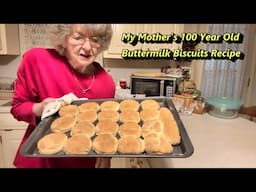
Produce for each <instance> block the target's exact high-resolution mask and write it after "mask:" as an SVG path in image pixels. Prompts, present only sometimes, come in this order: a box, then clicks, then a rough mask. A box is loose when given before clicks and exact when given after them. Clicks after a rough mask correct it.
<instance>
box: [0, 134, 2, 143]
mask: <svg viewBox="0 0 256 192" xmlns="http://www.w3.org/2000/svg"><path fill="white" fill-rule="evenodd" d="M0 143H1V144H2V135H0Z"/></svg>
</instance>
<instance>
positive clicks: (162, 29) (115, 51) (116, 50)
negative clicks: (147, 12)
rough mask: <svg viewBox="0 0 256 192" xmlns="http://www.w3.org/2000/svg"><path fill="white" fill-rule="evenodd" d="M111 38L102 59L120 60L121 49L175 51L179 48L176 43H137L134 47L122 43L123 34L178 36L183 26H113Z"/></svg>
mask: <svg viewBox="0 0 256 192" xmlns="http://www.w3.org/2000/svg"><path fill="white" fill-rule="evenodd" d="M112 27H113V37H112V40H111V43H110V46H109V49H108V50H107V51H105V52H104V58H122V57H121V52H122V49H128V50H134V49H143V50H148V49H149V50H159V49H164V48H168V49H171V50H173V49H177V48H180V47H181V44H178V43H161V44H159V43H146V42H144V43H140V42H138V43H137V44H136V45H135V46H133V45H131V44H130V43H124V42H123V41H122V34H123V33H132V34H135V35H138V34H139V33H148V34H153V33H157V32H159V33H161V34H165V35H169V34H172V33H175V34H177V35H180V34H181V33H182V31H183V28H184V25H183V24H113V25H112Z"/></svg>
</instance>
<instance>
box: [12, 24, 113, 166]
mask: <svg viewBox="0 0 256 192" xmlns="http://www.w3.org/2000/svg"><path fill="white" fill-rule="evenodd" d="M52 35H53V36H52V42H53V46H54V49H46V48H32V49H30V50H28V51H27V52H26V53H25V54H24V55H23V59H22V61H21V64H20V66H19V68H18V71H17V79H16V81H15V84H14V89H15V94H14V97H13V103H12V108H11V113H12V115H13V116H14V117H15V118H16V119H17V120H19V121H26V122H28V123H29V125H28V128H27V130H26V133H25V135H24V137H23V139H22V142H21V144H20V146H19V149H18V151H17V154H16V157H15V160H14V165H15V166H16V167H17V168H56V167H61V168H67V167H71V168H73V167H84V168H94V167H110V159H109V158H97V159H96V158H83V157H79V158H78V157H76V158H69V157H66V158H38V157H36V158H29V157H24V156H22V155H21V154H20V147H21V145H22V144H23V143H24V142H25V141H26V139H27V138H28V137H29V135H30V134H31V132H32V131H33V129H34V128H35V127H36V125H37V124H38V122H39V120H40V116H41V115H42V111H43V109H44V106H45V105H46V104H48V103H49V102H52V101H54V100H55V99H56V98H59V97H62V96H63V95H65V94H68V93H70V92H72V93H74V94H75V95H76V96H77V97H79V98H82V97H83V98H84V97H85V98H88V99H99V98H113V97H114V95H115V83H114V81H113V79H112V77H111V76H110V75H109V74H108V73H107V72H106V71H105V70H104V69H103V68H102V67H101V66H100V65H99V63H97V62H95V58H96V57H97V55H98V54H99V53H101V52H102V51H104V50H106V49H107V48H108V46H109V44H110V40H111V37H112V29H111V25H110V24H58V25H54V29H53V31H52Z"/></svg>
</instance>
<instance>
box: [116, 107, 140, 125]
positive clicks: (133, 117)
mask: <svg viewBox="0 0 256 192" xmlns="http://www.w3.org/2000/svg"><path fill="white" fill-rule="evenodd" d="M120 121H121V122H123V123H124V122H135V123H139V122H140V114H139V112H138V111H135V110H131V109H126V110H124V111H121V113H120Z"/></svg>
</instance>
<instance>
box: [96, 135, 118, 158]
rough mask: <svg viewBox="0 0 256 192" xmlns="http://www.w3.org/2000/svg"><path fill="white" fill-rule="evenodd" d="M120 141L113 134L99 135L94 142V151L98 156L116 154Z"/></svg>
mask: <svg viewBox="0 0 256 192" xmlns="http://www.w3.org/2000/svg"><path fill="white" fill-rule="evenodd" d="M117 145H118V140H117V138H116V137H115V136H114V135H112V134H100V135H97V136H96V137H95V138H94V140H93V142H92V147H93V150H94V151H95V152H96V153H97V154H114V153H116V151H117Z"/></svg>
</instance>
